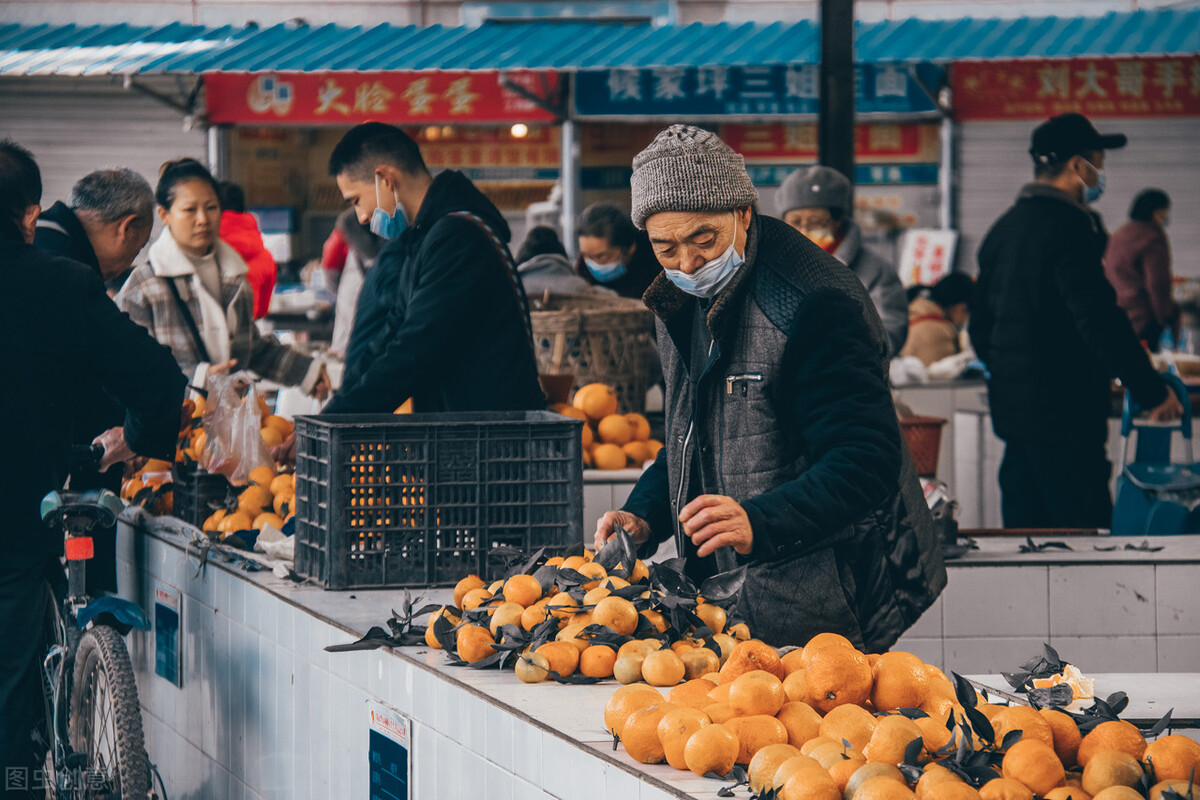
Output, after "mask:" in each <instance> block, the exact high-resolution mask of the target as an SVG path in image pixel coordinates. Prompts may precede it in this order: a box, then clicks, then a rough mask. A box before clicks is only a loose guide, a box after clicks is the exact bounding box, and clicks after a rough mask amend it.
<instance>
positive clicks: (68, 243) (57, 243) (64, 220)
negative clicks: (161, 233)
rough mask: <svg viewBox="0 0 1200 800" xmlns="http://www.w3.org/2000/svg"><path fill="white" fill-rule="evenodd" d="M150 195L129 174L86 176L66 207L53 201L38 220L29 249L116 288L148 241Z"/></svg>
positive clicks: (128, 171)
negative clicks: (69, 262) (89, 272)
mask: <svg viewBox="0 0 1200 800" xmlns="http://www.w3.org/2000/svg"><path fill="white" fill-rule="evenodd" d="M153 227H154V192H153V191H152V190H151V189H150V184H149V183H147V182H146V179H145V178H143V177H142V176H141V175H139V174H137V173H136V172H134V171H133V170H131V169H102V170H97V171H95V172H92V173H89V174H87V175H85V176H83V177H82V178H80V179H79V181H78V182H77V183H76V184H75V186H74V187H73V188H72V189H71V198H70V201H69V203H63V202H62V201H61V200H60V201H58V202H56V203H55V204H54V205H53V206H51V207H50V208H49V209H48V210H47V211H45V212H43V213H42V215H41V217H39V218H38V223H37V232H36V233H35V234H34V240H33V243H34V246H36V247H37V248H38V249H39V250H44V251H46V252H48V253H54V254H56V255H61V256H66V257H67V258H70V259H73V260H75V261H78V262H79V263H81V264H86V265H87V266H89V267H91V268H92V269H94V270H96V272H98V273H99V274H100V276H101V277H102V278H104V280H105V282H106V283H107V284H108V288H109V289H110V291H111V290H115V289H119V288H120V284H121V283H123V282H124V278H125V277H126V274H127V273H128V272H129V270H130V269H132V268H133V259H134V258H136V257H137V254H138V253H140V252H141V250H142V248H143V247H145V246H146V242H147V241H149V240H150V229H151V228H153Z"/></svg>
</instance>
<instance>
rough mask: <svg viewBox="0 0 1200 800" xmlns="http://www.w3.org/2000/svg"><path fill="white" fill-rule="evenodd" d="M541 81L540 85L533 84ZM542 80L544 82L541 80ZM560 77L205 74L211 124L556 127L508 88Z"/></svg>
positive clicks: (539, 109) (553, 118) (551, 116)
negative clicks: (519, 124) (511, 124)
mask: <svg viewBox="0 0 1200 800" xmlns="http://www.w3.org/2000/svg"><path fill="white" fill-rule="evenodd" d="M534 78H538V80H534ZM543 78H544V80H542V79H543ZM557 81H558V76H557V75H549V76H540V75H535V74H534V73H506V74H505V75H504V81H502V80H501V76H500V73H498V72H428V73H421V72H387V73H383V72H380V73H312V74H309V73H268V74H260V75H242V74H226V73H212V74H208V75H205V77H204V82H205V87H206V92H207V102H208V118H209V121H211V122H214V123H257V124H263V123H273V124H288V123H292V124H311V123H325V124H354V123H358V122H366V121H368V120H380V121H384V122H392V123H398V124H413V123H422V122H505V121H518V120H520V121H526V122H538V121H546V122H555V121H557V117H556V116H555V115H554V114H553V113H552V112H550V111H547V110H546V109H545V108H543V107H542V106H540V105H538V104H537V103H535V102H533V101H532V100H531V99H529V98H528V97H526V96H524V95H523V94H521V93H518V92H515V91H513V90H512V89H511V88H509V86H507V85H506V82H507V83H513V84H516V85H519V86H522V87H525V88H531V87H532V88H533V89H535V90H537V89H538V88H540V87H541V84H542V83H545V84H546V85H547V86H548V87H550V88H551V89H554V88H556V86H557Z"/></svg>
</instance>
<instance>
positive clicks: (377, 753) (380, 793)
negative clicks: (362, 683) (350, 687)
mask: <svg viewBox="0 0 1200 800" xmlns="http://www.w3.org/2000/svg"><path fill="white" fill-rule="evenodd" d="M370 705H371V707H370V720H371V728H370V736H369V738H368V744H367V747H368V766H369V769H370V774H371V800H409V796H410V794H409V784H410V782H409V766H408V765H409V757H408V747H409V742H411V741H412V724H411V722H410V721H409V719H408V718H407V717H405V716H404V715H402V714H399V713H397V712H396V711H394V710H392V709H390V708H387V707H386V706H382V705H380V704H378V703H375V702H372V703H371V704H370Z"/></svg>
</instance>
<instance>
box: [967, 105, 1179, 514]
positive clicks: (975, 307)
mask: <svg viewBox="0 0 1200 800" xmlns="http://www.w3.org/2000/svg"><path fill="white" fill-rule="evenodd" d="M1125 142H1126V138H1125V136H1123V135H1121V134H1110V135H1101V134H1100V133H1099V132H1098V131H1097V130H1096V129H1095V127H1094V126H1093V125H1092V124H1091V122H1089V121H1088V119H1087V118H1086V117H1084V116H1082V115H1080V114H1063V115H1061V116H1058V117H1054V118H1053V119H1050V120H1049V121H1047V122H1045V123H1043V124H1042V125H1040V126H1038V128H1037V129H1036V130H1034V132H1033V141H1032V147H1031V148H1030V151H1029V152H1030V155H1031V156H1033V164H1034V175H1035V177H1036V180H1035V182H1034V183H1031V184H1029V185H1027V186H1026V187H1025V188H1023V189H1022V190H1021V193H1020V194H1019V195H1018V197H1017V202H1016V205H1014V206H1013V207H1012V208H1010V209H1009V210H1008V211H1007V212H1005V214H1004V216H1002V217H1001V218H1000V219H999V220H998V221H997V222H996V223H995V225H993V226H992V229H991V230H990V231H989V232H988V234H987V236H986V238H985V239H984V241H983V245H982V246H981V247H980V248H979V283H978V285H977V288H976V290H975V293H974V301H973V303H972V306H971V321H970V325H969V330H970V333H971V342H972V344H973V345H974V347H975V351H976V352H977V353H978V354H979V357H980V358H981V359H982V360H983V362H984V363H985V364H986V365H987V367H988V371H989V373H990V376H991V377H990V379H989V380H988V399H989V401H990V404H991V411H992V426H993V428H994V429H995V431H996V435H997V436H998V437H1000V438H1001V439H1003V440H1004V442H1005V452H1004V461H1003V463H1002V464H1001V466H1000V491H1001V503H1002V510H1003V515H1004V524H1005V526H1006V527H1010V528H1107V527H1109V525H1110V524H1111V523H1112V498H1111V496H1110V495H1109V491H1108V482H1109V478H1110V477H1111V474H1112V467H1111V465H1110V464H1109V462H1108V458H1107V454H1106V443H1107V440H1108V426H1107V419H1108V416H1109V412H1110V409H1111V406H1112V394H1111V391H1110V383H1111V381H1112V379H1113V378H1114V377H1118V378H1120V379H1121V382H1122V383H1123V384H1124V385H1125V387H1126V388H1127V389H1128V390H1129V391H1131V392H1132V393H1133V397H1134V399H1135V400H1136V401H1137V402H1138V404H1139V405H1141V406H1142V407H1143V408H1148V409H1152V411H1151V417H1152V418H1154V419H1160V420H1170V419H1175V418H1177V417H1178V416H1179V414H1180V413H1181V410H1182V409H1181V407H1180V405H1179V401H1178V400H1177V399H1176V398H1175V395H1174V394H1173V393H1172V392H1170V391H1169V390H1168V388H1167V386H1166V384H1165V383H1164V382H1163V380H1162V378H1160V377H1159V376H1158V375H1157V374H1155V372H1154V368H1153V367H1152V366H1151V363H1150V359H1149V358H1148V357H1147V355H1146V352H1145V351H1144V350H1143V349H1142V346H1141V344H1140V343H1139V342H1138V340H1137V337H1136V336H1134V333H1133V329H1132V328H1131V327H1130V325H1129V319H1128V318H1127V317H1126V316H1125V314H1124V312H1122V311H1121V309H1120V307H1119V306H1118V305H1117V297H1116V293H1115V292H1114V291H1113V288H1112V286H1111V285H1110V284H1109V282H1108V281H1107V280H1106V279H1105V277H1104V266H1103V263H1102V258H1103V256H1104V248H1105V244H1106V242H1107V238H1108V237H1107V234H1106V233H1105V231H1104V227H1103V225H1102V224H1101V222H1100V218H1099V216H1098V215H1097V214H1095V213H1094V212H1093V211H1092V210H1091V208H1089V204H1090V203H1092V202H1094V201H1095V200H1096V199H1098V198H1099V196H1100V193H1101V192H1102V191H1103V189H1104V172H1103V170H1104V151H1105V150H1111V149H1114V148H1119V147H1124V146H1125Z"/></svg>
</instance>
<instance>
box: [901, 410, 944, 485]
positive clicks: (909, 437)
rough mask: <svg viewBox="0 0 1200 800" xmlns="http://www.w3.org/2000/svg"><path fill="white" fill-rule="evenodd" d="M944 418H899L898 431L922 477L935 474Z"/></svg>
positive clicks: (931, 476)
mask: <svg viewBox="0 0 1200 800" xmlns="http://www.w3.org/2000/svg"><path fill="white" fill-rule="evenodd" d="M945 424H946V420H944V419H942V418H940V417H906V418H904V419H902V420H900V432H901V433H903V434H904V441H905V442H906V443H907V444H908V450H909V452H910V453H912V459H913V466H914V467H915V468H916V470H917V474H918V475H920V476H921V477H924V478H933V477H935V476H936V475H937V465H938V452H939V451H940V450H941V448H942V426H943V425H945Z"/></svg>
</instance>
